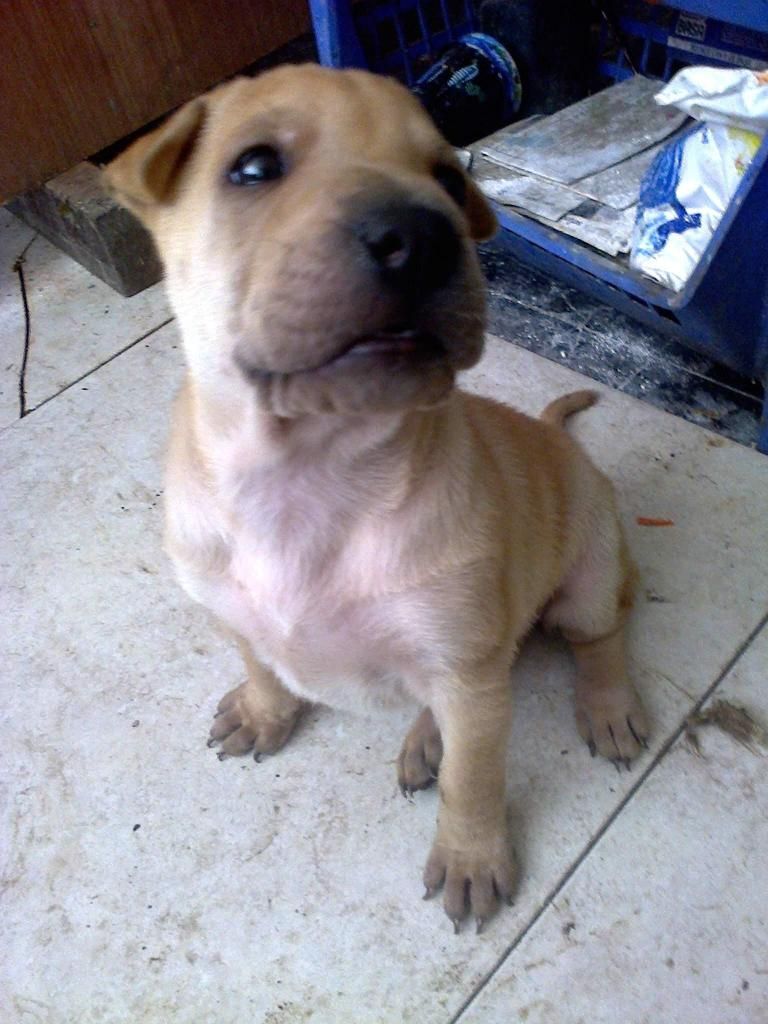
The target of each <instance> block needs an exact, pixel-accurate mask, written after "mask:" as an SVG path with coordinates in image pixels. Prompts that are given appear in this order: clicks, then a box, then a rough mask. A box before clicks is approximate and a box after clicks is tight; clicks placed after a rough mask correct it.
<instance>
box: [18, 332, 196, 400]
mask: <svg viewBox="0 0 768 1024" xmlns="http://www.w3.org/2000/svg"><path fill="white" fill-rule="evenodd" d="M175 319H176V318H175V317H172V316H170V317H168V319H167V320H163V322H162V323H160V324H157V326H156V327H153V328H151V330H149V331H146V332H145V333H144V334H142V335H140V337H138V338H135V339H134V340H133V341H131V342H129V343H128V344H127V345H124V346H123V348H121V349H118V351H117V352H113V353H112V355H111V356H109V358H108V359H104V360H102V362H100V363H98V364H97V365H96V366H92V367H91V369H90V370H87V371H86V372H85V373H83V374H81V375H80V376H79V377H76V378H75V380H72V381H70V382H69V384H65V385H64V387H63V388H59V390H58V391H56V392H55V393H54V394H52V395H49V396H48V397H47V398H44V399H43V400H42V402H39V403H38V404H37V405H36V406H34V408H32V409H29V410H28V412H27V415H29V413H32V412H37V410H38V409H42V407H43V406H44V405H47V404H48V403H49V402H51V401H52V400H53V399H54V398H58V396H59V395H63V394H64V392H65V391H69V389H70V388H73V387H74V386H75V384H80V383H81V382H82V381H84V380H85V379H86V378H87V377H90V376H91V374H92V373H96V371H97V370H101V369H102V367H104V366H107V365H108V364H109V363H111V362H112V361H113V360H115V359H117V357H118V356H121V355H123V354H124V353H125V352H127V351H128V350H129V349H132V348H133V347H134V345H138V344H139V342H140V341H145V340H146V339H147V338H150V337H151V336H152V335H153V334H156V333H157V332H158V331H159V330H162V328H163V327H167V326H168V324H170V323H173V321H174V320H175Z"/></svg>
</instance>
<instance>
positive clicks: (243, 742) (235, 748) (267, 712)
mask: <svg viewBox="0 0 768 1024" xmlns="http://www.w3.org/2000/svg"><path fill="white" fill-rule="evenodd" d="M237 641H238V644H239V646H240V651H241V653H242V655H243V660H244V661H245V664H246V667H247V669H248V679H247V680H246V682H244V683H243V684H242V685H241V686H237V687H235V689H234V690H230V692H229V693H227V694H225V696H224V697H222V699H221V700H220V701H219V706H218V710H217V714H216V717H215V718H214V720H213V725H212V726H211V733H210V739H209V740H208V745H209V746H213V745H214V744H216V743H218V742H220V743H221V750H220V752H219V757H220V758H221V757H226V756H228V755H236V754H247V753H248V752H249V751H253V753H254V757H255V758H256V760H258V759H259V756H260V755H261V754H274V753H275V752H276V751H278V750H279V749H280V748H281V747H282V746H284V745H285V744H286V742H287V741H288V738H289V736H290V735H291V733H292V732H293V727H294V726H295V725H296V722H297V720H298V717H299V715H300V714H301V710H302V708H303V707H304V702H303V701H301V700H299V699H298V698H297V697H294V696H293V694H292V693H289V692H288V690H286V689H285V687H284V686H283V684H282V683H281V682H280V680H279V679H278V678H277V676H276V675H275V674H274V672H272V671H271V669H268V668H267V667H266V666H265V665H262V664H261V662H260V661H258V659H257V658H255V657H254V655H253V652H252V650H251V647H250V645H249V644H248V643H247V642H246V641H245V640H243V639H242V638H241V637H238V638H237Z"/></svg>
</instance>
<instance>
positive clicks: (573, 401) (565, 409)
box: [540, 391, 600, 427]
mask: <svg viewBox="0 0 768 1024" xmlns="http://www.w3.org/2000/svg"><path fill="white" fill-rule="evenodd" d="M599 397H600V395H599V393H598V392H597V391H571V393H570V394H568V395H562V396H561V397H560V398H556V399H555V400H554V402H550V403H549V405H548V406H547V407H546V409H545V410H544V412H543V413H542V414H541V417H540V419H542V420H544V422H545V423H552V424H554V425H555V426H556V427H562V426H565V421H566V420H567V418H568V417H569V416H570V415H571V414H572V413H574V412H581V410H582V409H588V408H589V407H590V405H594V404H595V402H596V401H597V400H598V398H599Z"/></svg>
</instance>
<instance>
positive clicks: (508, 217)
mask: <svg viewBox="0 0 768 1024" xmlns="http://www.w3.org/2000/svg"><path fill="white" fill-rule="evenodd" d="M310 7H311V11H312V18H313V23H314V28H315V36H316V39H317V46H318V51H319V55H320V59H321V61H322V63H323V64H327V65H330V66H333V67H366V68H370V69H371V70H373V71H379V72H382V73H384V74H391V75H395V76H396V77H398V78H400V79H401V80H402V81H404V82H405V83H407V84H408V85H412V84H413V83H414V82H415V81H416V79H417V78H418V77H419V75H420V74H421V73H422V72H423V71H424V70H425V68H426V67H428V66H429V64H430V63H431V62H432V61H434V60H435V59H436V58H437V57H438V56H439V54H440V51H441V50H442V49H443V48H444V47H445V46H447V45H448V44H449V43H452V42H455V41H456V40H457V39H458V38H459V37H460V36H462V35H463V34H464V33H466V32H470V31H472V30H473V29H475V28H476V27H477V26H476V24H475V19H474V17H473V12H472V7H471V5H470V3H469V0H361V2H359V3H355V4H354V5H352V4H351V3H350V0H335V2H334V0H310ZM618 27H619V30H620V32H621V36H622V40H623V42H624V44H625V52H624V53H622V54H621V55H620V56H619V57H618V58H617V59H615V60H613V61H605V60H602V61H596V66H595V73H596V76H599V77H600V78H602V79H604V80H605V81H606V83H608V82H610V81H611V80H613V81H620V80H621V79H623V78H627V77H628V76H630V75H632V74H633V73H635V72H639V73H641V74H645V75H649V76H651V77H658V78H660V79H663V80H665V81H666V80H668V79H669V78H670V77H671V76H672V75H673V74H674V73H675V72H676V71H677V70H679V69H680V68H681V67H683V66H684V65H686V64H710V65H715V66H719V67H723V66H729V65H733V66H745V65H746V66H752V67H755V68H759V67H762V68H765V67H768V0H732V2H727V3H723V2H719V0H685V3H684V5H679V4H675V3H668V4H666V5H664V6H662V5H658V4H653V5H650V4H648V3H643V2H642V0H637V2H625V3H624V4H623V6H622V14H621V17H620V19H619V25H618ZM604 30H605V29H604ZM601 52H602V49H601ZM496 211H497V214H498V217H499V221H500V222H501V225H502V227H503V228H504V230H505V232H506V241H507V243H508V244H509V246H510V247H511V249H512V251H513V252H514V253H515V254H516V255H517V256H518V257H519V259H520V260H522V261H523V262H525V263H529V264H531V265H532V266H535V267H537V268H538V269H539V270H542V271H544V272H545V273H549V274H552V275H553V276H556V277H559V278H561V279H562V280H564V281H567V282H568V283H569V284H572V285H574V286H575V287H577V288H581V289H582V290H584V291H586V292H588V293H590V294H591V295H594V296H596V297H597V298H598V299H601V300H603V301H604V302H607V303H610V304H611V305H612V306H614V307H616V308H617V309H620V310H621V311H622V312H624V313H627V314H628V315H630V316H633V317H635V318H637V319H638V320H641V321H642V322H644V323H646V324H649V325H650V326H652V327H655V328H657V329H658V330H662V331H664V332H665V333H667V334H671V335H673V336H674V337H676V338H677V339H678V340H680V341H682V342H684V343H685V344H686V345H688V346H689V347H690V348H693V349H695V350H696V351H699V352H702V353H704V354H706V355H708V356H710V357H712V358H714V359H716V360H717V361H718V362H721V363H724V364H725V365H727V366H729V367H731V368H732V369H733V370H735V371H736V372H738V373H740V374H743V375H744V376H748V377H755V378H758V379H759V380H761V381H762V383H763V385H764V386H768V135H767V136H766V138H765V139H764V140H763V143H762V146H761V147H760V149H759V150H758V152H757V154H756V156H755V158H754V160H753V161H752V163H751V165H750V166H749V168H748V170H747V172H746V173H745V175H744V178H743V179H742V182H741V184H740V185H739V188H738V191H737V192H736V195H735V196H734V198H733V200H732V202H731V204H730V206H729V208H728V210H727V211H726V214H725V216H724V217H723V219H722V221H721V222H720V225H719V227H718V229H717V231H716V232H715V235H714V237H713V238H712V241H711V242H710V244H709V246H708V248H707V250H706V252H705V254H704V256H703V257H702V259H701V260H700V262H699V265H698V266H697V268H696V270H695V272H694V273H693V275H692V276H691V278H690V279H689V281H688V283H687V284H686V286H685V288H684V289H683V290H682V291H680V292H672V291H669V290H668V289H666V288H663V287H661V286H659V285H656V284H654V283H653V282H652V281H650V280H648V279H647V278H645V277H643V276H641V275H640V274H638V273H636V272H634V271H632V270H630V269H629V268H627V267H626V266H625V265H623V264H621V263H619V262H617V261H614V260H612V259H610V258H609V257H607V256H602V255H601V254H600V253H597V252H595V251H594V250H593V249H591V248H590V247H589V246H587V245H584V244H582V243H581V242H579V241H577V240H575V239H571V238H569V237H567V236H565V235H563V234H561V233H560V232H558V231H554V230H552V229H549V228H546V227H544V225H542V224H539V223H538V222H537V221H534V220H531V219H529V218H527V217H525V216H523V215H522V214H518V213H516V212H515V211H513V210H510V209H509V208H508V207H503V206H497V208H496ZM758 448H759V450H760V451H762V452H765V453H768V400H766V403H765V404H764V406H763V418H762V423H761V430H760V436H759V439H758Z"/></svg>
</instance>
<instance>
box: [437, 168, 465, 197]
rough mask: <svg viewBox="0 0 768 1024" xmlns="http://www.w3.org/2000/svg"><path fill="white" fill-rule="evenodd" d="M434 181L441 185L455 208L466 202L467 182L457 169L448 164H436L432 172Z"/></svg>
mask: <svg viewBox="0 0 768 1024" xmlns="http://www.w3.org/2000/svg"><path fill="white" fill-rule="evenodd" d="M432 174H433V176H434V178H435V181H437V182H438V184H440V185H442V186H443V188H444V189H445V191H446V192H447V193H448V195H449V196H450V197H451V199H452V200H453V201H454V203H456V205H457V206H463V205H464V203H465V202H466V201H467V181H466V178H465V177H464V175H463V174H462V172H461V171H460V170H458V168H456V167H451V166H450V165H449V164H438V165H437V167H435V169H434V170H433V171H432Z"/></svg>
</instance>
